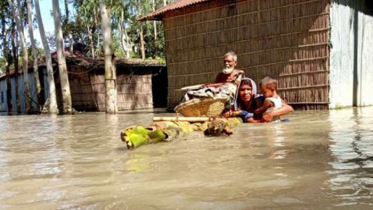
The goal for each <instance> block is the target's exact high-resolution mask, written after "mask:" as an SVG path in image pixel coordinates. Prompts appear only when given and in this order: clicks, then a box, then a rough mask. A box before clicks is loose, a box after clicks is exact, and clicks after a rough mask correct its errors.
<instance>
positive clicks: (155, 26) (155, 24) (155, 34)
mask: <svg viewBox="0 0 373 210" xmlns="http://www.w3.org/2000/svg"><path fill="white" fill-rule="evenodd" d="M153 11H155V0H153ZM153 27H154V40H157V22H156V21H155V20H154V21H153Z"/></svg>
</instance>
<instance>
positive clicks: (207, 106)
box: [175, 97, 228, 117]
mask: <svg viewBox="0 0 373 210" xmlns="http://www.w3.org/2000/svg"><path fill="white" fill-rule="evenodd" d="M227 101H228V98H220V97H215V98H195V99H192V100H190V101H186V102H184V103H181V104H179V105H178V106H176V107H175V112H176V113H181V114H182V115H183V116H185V117H203V116H204V117H217V116H219V115H220V114H221V113H222V112H223V110H224V108H225V103H226V102H227Z"/></svg>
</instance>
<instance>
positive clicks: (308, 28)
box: [164, 0, 330, 109]
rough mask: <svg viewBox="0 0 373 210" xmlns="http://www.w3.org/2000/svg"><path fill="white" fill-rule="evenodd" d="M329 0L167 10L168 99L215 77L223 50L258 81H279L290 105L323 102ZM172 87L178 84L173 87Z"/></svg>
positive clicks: (244, 1)
mask: <svg viewBox="0 0 373 210" xmlns="http://www.w3.org/2000/svg"><path fill="white" fill-rule="evenodd" d="M329 7H330V4H329V0H237V1H236V0H229V1H219V0H212V1H209V2H206V3H200V4H196V5H193V6H189V7H186V8H183V9H180V10H174V11H170V12H168V13H166V16H165V18H164V24H165V37H166V53H167V68H168V75H169V77H168V78H169V91H168V106H174V105H176V104H177V103H178V102H179V99H180V98H181V96H182V95H183V92H180V91H177V89H179V88H181V87H183V86H186V85H192V84H199V83H206V82H212V81H214V80H215V77H216V75H217V73H218V72H219V71H221V69H222V68H223V55H224V54H225V53H226V52H227V51H230V50H232V51H234V52H236V53H237V54H238V62H239V63H238V68H240V69H244V70H245V72H246V75H247V76H248V77H251V78H253V79H254V80H256V81H257V82H259V81H260V79H262V78H263V77H265V76H271V77H273V78H275V79H278V80H279V92H280V95H281V97H283V98H284V99H285V100H287V102H289V103H290V104H292V105H293V106H295V108H320V109H323V108H328V104H329V98H328V89H329V84H328V74H329V44H328V40H329ZM175 90H176V91H175Z"/></svg>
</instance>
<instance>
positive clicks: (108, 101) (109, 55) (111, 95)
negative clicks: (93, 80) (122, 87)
mask: <svg viewBox="0 0 373 210" xmlns="http://www.w3.org/2000/svg"><path fill="white" fill-rule="evenodd" d="M100 11H101V28H102V34H103V40H104V54H105V92H106V93H105V107H106V113H109V114H115V113H117V112H118V105H117V80H116V79H117V78H116V69H115V64H114V63H113V61H114V59H113V50H112V44H113V42H112V39H111V19H110V7H106V5H105V0H100Z"/></svg>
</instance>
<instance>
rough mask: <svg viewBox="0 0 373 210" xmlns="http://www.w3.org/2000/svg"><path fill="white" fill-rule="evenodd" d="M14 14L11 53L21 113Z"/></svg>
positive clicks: (18, 107)
mask: <svg viewBox="0 0 373 210" xmlns="http://www.w3.org/2000/svg"><path fill="white" fill-rule="evenodd" d="M14 21H15V20H14V16H12V21H11V32H10V34H11V40H12V55H13V59H12V60H13V63H14V65H13V67H14V86H15V89H16V105H17V112H18V113H21V98H20V97H19V84H18V70H19V65H18V46H19V44H18V37H17V35H16V29H15V27H16V24H15V22H14Z"/></svg>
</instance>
